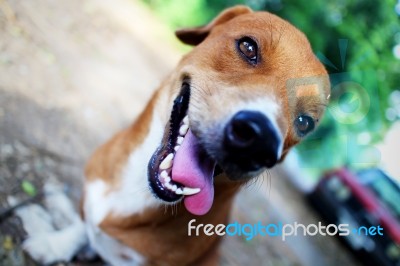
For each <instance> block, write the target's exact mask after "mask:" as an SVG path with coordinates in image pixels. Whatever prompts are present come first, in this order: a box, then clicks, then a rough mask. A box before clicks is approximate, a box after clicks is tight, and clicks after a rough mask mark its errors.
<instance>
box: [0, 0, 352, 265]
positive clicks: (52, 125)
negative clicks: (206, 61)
mask: <svg viewBox="0 0 400 266" xmlns="http://www.w3.org/2000/svg"><path fill="white" fill-rule="evenodd" d="M0 36H1V39H0V73H1V75H0V265H35V263H34V262H33V261H31V260H30V259H29V256H27V255H26V254H24V252H23V251H22V250H21V248H20V243H21V241H23V239H24V237H25V235H24V231H23V229H22V227H21V224H20V221H19V220H18V218H16V217H14V216H13V215H12V213H9V212H7V210H8V208H10V207H12V203H11V200H10V199H11V197H14V198H17V199H19V200H24V199H31V198H32V196H33V195H37V197H36V198H35V199H34V201H35V202H39V203H40V202H41V199H40V195H41V188H42V185H43V184H44V183H45V182H48V181H49V180H57V181H59V182H62V184H64V186H65V191H66V193H67V194H68V195H69V196H70V197H71V198H72V199H73V200H74V201H75V202H77V201H78V199H79V197H80V193H81V183H82V171H83V166H84V163H85V161H86V160H87V158H88V156H89V155H90V153H91V152H92V151H93V150H94V148H95V147H96V146H98V145H99V144H101V143H102V142H103V141H105V140H106V139H107V138H109V137H110V136H111V135H112V134H113V133H114V132H116V131H117V130H119V129H121V128H123V127H124V126H126V125H128V124H129V123H130V122H131V121H132V120H133V119H134V118H135V117H136V116H137V115H138V113H139V112H140V110H141V109H142V108H143V107H144V105H145V103H146V102H147V100H148V99H149V98H150V97H151V94H152V92H153V91H154V89H155V88H156V87H157V85H158V84H159V83H160V82H161V80H162V79H163V78H164V77H165V76H166V75H167V74H168V71H170V70H171V69H172V68H173V66H174V65H175V64H176V62H177V61H178V60H179V58H180V56H181V54H182V53H181V52H180V50H179V49H178V48H177V47H178V46H177V45H176V43H175V40H174V37H173V32H172V31H171V29H169V28H167V27H165V26H164V25H163V24H162V23H160V22H159V21H158V20H157V19H156V18H155V17H154V16H153V15H152V13H151V12H150V11H149V10H147V9H146V8H145V7H144V6H142V4H141V3H138V2H135V1H133V0H132V1H130V0H116V1H112V3H111V1H107V0H84V1H79V0H69V1H61V2H60V1H52V0H41V1H10V0H0ZM280 171H281V172H279V171H273V172H272V173H271V175H270V177H269V178H266V179H265V180H264V181H262V180H260V181H259V182H257V183H256V184H254V185H252V186H249V187H248V188H246V189H244V191H243V192H242V193H241V194H240V195H239V196H238V198H237V200H236V204H235V208H234V210H233V217H232V220H233V221H235V220H237V221H239V222H241V223H255V222H258V221H262V222H263V223H277V222H279V221H281V222H294V221H301V222H302V223H304V224H308V223H315V222H317V221H318V219H319V218H318V217H317V216H316V214H315V213H313V212H312V211H311V210H310V209H309V207H307V205H306V204H305V200H304V197H303V195H302V194H301V193H299V192H298V191H297V190H296V189H295V188H294V187H293V186H292V185H291V184H290V182H288V181H287V180H286V179H285V178H283V176H284V175H285V174H284V173H283V172H284V171H283V170H280ZM249 206H251V208H250V207H249ZM238 251H240V252H238ZM221 253H222V257H221V264H222V265H245V264H249V265H311V264H312V265H354V261H353V260H352V258H351V257H350V256H349V255H348V253H347V251H346V250H344V249H343V248H342V247H341V246H340V245H339V244H338V242H337V240H336V239H333V238H330V237H324V238H321V237H309V238H307V237H293V238H290V239H288V240H287V241H285V242H283V241H282V240H280V239H277V238H270V237H258V238H256V239H254V240H252V241H246V240H244V239H243V238H240V237H237V238H229V239H228V238H226V239H225V241H224V242H223V246H222V251H221ZM75 264H77V263H75ZM78 264H79V263H78Z"/></svg>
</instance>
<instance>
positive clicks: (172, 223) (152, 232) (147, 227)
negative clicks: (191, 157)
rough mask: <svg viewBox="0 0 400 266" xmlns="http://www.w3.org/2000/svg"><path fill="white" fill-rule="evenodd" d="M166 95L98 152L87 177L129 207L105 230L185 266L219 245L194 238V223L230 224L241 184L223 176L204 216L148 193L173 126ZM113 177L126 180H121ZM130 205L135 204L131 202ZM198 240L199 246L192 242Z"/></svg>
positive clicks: (108, 218)
mask: <svg viewBox="0 0 400 266" xmlns="http://www.w3.org/2000/svg"><path fill="white" fill-rule="evenodd" d="M166 91H167V90H166V89H165V88H161V89H160V90H157V91H156V92H155V93H154V95H153V97H152V99H151V100H150V102H149V103H148V105H147V106H146V108H145V110H144V111H143V112H142V113H141V115H140V116H139V117H138V119H137V120H136V122H135V123H134V124H133V125H132V126H131V127H129V128H127V129H126V130H124V131H123V132H121V133H120V134H118V135H116V136H115V137H114V138H113V139H111V140H110V141H109V142H108V143H106V144H105V145H104V146H103V147H101V148H100V152H96V154H95V155H94V158H96V157H97V158H96V159H95V160H94V162H93V164H94V165H92V166H90V164H91V163H89V167H88V169H90V171H87V172H86V176H87V177H88V178H89V179H90V178H92V181H93V182H96V179H101V180H102V181H103V182H106V183H107V184H108V185H109V186H108V191H107V192H106V193H115V194H118V197H120V198H121V199H122V200H124V201H125V202H123V203H122V202H121V204H120V209H117V208H115V206H114V209H113V210H112V212H108V213H107V214H106V215H105V216H104V217H103V219H100V220H102V222H101V224H100V228H101V229H102V230H104V231H105V232H106V233H108V234H109V235H111V236H112V237H114V238H116V239H118V240H119V241H121V242H122V243H124V244H126V245H128V246H130V247H133V248H134V249H135V250H136V251H138V252H139V253H141V254H142V255H144V257H151V258H156V257H159V258H160V260H165V259H166V258H165V256H169V257H170V260H171V261H176V263H177V264H180V262H192V261H194V260H195V259H198V257H199V256H201V254H204V253H205V252H206V250H207V249H208V248H209V247H210V246H211V245H212V244H213V243H216V242H217V241H218V239H219V237H217V236H216V235H213V236H206V235H204V234H201V235H200V236H188V223H189V221H191V220H192V219H196V223H199V224H200V223H203V224H214V225H215V224H220V223H226V222H227V219H228V216H229V211H230V209H231V205H232V201H233V198H234V195H235V194H236V192H237V191H238V190H239V188H240V185H241V183H239V182H233V181H230V180H228V178H227V177H226V176H224V175H223V174H221V175H219V176H217V177H215V182H214V188H215V198H214V202H213V206H212V208H211V210H210V211H209V212H208V213H207V214H206V215H203V216H194V215H192V214H190V213H189V212H188V211H187V210H186V209H185V207H184V205H183V203H182V202H180V203H178V204H175V205H165V204H163V203H161V202H160V201H159V200H157V199H155V197H154V196H153V195H152V194H151V192H150V188H149V187H148V181H147V164H148V161H149V160H150V157H151V155H152V153H153V152H154V151H155V150H156V148H157V145H159V143H160V141H161V139H162V132H163V130H164V128H165V125H166V123H167V121H168V120H167V119H168V118H166V117H163V116H164V115H165V114H166V113H168V112H169V113H170V110H168V111H167V109H168V105H167V104H166V103H165V101H166V98H169V97H168V96H166V95H163V94H164V93H166ZM160 108H161V109H160ZM116 143H118V145H116ZM101 150H102V151H101ZM92 161H93V160H92ZM99 161H100V163H99ZM113 175H120V177H121V178H115V176H113ZM114 180H118V181H117V182H114ZM127 199H128V200H129V199H131V202H126V201H127ZM193 237H195V238H196V241H193V239H191V238H193ZM188 245H189V246H190V247H189V249H190V250H193V252H192V253H191V255H190V258H187V256H188V254H186V253H185V254H182V252H180V251H181V250H188ZM167 247H174V250H163V249H165V248H167ZM167 261H169V259H167Z"/></svg>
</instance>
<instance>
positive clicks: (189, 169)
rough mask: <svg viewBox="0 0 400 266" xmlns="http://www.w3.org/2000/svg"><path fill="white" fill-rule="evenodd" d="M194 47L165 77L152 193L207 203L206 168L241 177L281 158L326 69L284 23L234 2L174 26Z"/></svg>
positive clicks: (321, 87)
mask: <svg viewBox="0 0 400 266" xmlns="http://www.w3.org/2000/svg"><path fill="white" fill-rule="evenodd" d="M176 35H177V36H178V38H179V39H180V40H181V41H182V42H184V43H186V44H190V45H195V48H194V49H193V50H192V51H191V52H190V53H189V54H188V55H186V56H185V57H184V58H183V59H182V61H181V62H180V64H179V66H178V68H177V70H176V75H175V76H174V77H173V78H172V88H173V89H172V91H171V93H172V95H171V97H173V99H175V100H174V102H171V103H170V104H171V108H172V112H171V115H170V121H169V122H168V124H167V125H166V130H165V133H164V138H163V141H162V143H161V145H160V147H159V148H158V149H157V151H155V153H154V155H153V157H152V158H151V160H150V162H149V181H150V185H151V188H152V190H153V192H154V193H155V194H156V196H157V197H159V198H160V199H162V200H164V201H166V202H176V201H178V200H181V199H182V198H183V197H184V202H185V206H186V208H187V209H188V211H190V212H191V213H194V214H198V215H201V214H204V213H206V212H207V211H208V210H209V209H210V208H211V205H212V202H213V196H214V188H213V177H214V175H215V173H216V172H218V171H215V169H217V170H219V171H223V172H224V173H225V174H226V176H227V177H228V178H230V179H231V180H233V181H245V180H249V179H250V178H252V177H255V176H258V175H259V174H260V173H262V172H263V171H264V170H265V169H267V168H271V167H273V166H274V165H275V164H277V163H278V162H280V161H282V160H283V158H284V157H285V155H286V154H287V152H288V151H289V149H290V148H291V147H293V146H294V145H295V144H297V143H299V142H300V141H301V140H302V139H303V138H304V137H305V136H306V135H307V134H309V133H310V132H311V131H313V130H314V128H315V127H316V126H317V124H318V122H319V121H320V119H321V116H322V114H323V112H324V110H325V107H326V105H327V102H328V98H329V79H328V76H327V73H326V71H325V69H324V67H323V66H322V64H321V63H320V62H319V61H318V59H317V58H316V57H315V55H314V54H313V52H312V50H311V47H310V44H309V42H308V40H307V38H306V37H305V36H304V34H303V33H301V32H300V31H299V30H297V29H296V28H295V27H294V26H292V25H291V24H289V23H288V22H286V21H284V20H282V19H280V18H279V17H277V16H275V15H272V14H270V13H268V12H253V11H252V10H251V9H249V8H247V7H244V6H236V7H233V8H230V9H227V10H225V11H224V12H222V13H221V14H220V15H219V16H217V17H216V18H215V19H214V20H213V21H212V22H211V23H210V24H208V25H206V26H203V27H197V28H191V29H183V30H179V31H177V32H176Z"/></svg>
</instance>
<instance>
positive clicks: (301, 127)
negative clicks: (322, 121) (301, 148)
mask: <svg viewBox="0 0 400 266" xmlns="http://www.w3.org/2000/svg"><path fill="white" fill-rule="evenodd" d="M294 125H295V126H296V129H297V131H298V133H299V135H300V136H304V135H306V134H307V133H309V132H310V131H312V130H313V129H314V127H315V123H314V120H313V119H312V118H311V117H309V116H307V115H300V116H298V117H297V118H296V120H295V121H294Z"/></svg>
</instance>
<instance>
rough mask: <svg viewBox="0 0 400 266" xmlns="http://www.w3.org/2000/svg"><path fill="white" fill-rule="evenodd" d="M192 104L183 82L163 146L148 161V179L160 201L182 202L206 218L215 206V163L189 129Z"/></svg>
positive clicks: (189, 209)
mask: <svg viewBox="0 0 400 266" xmlns="http://www.w3.org/2000/svg"><path fill="white" fill-rule="evenodd" d="M189 101H190V85H189V83H187V82H184V83H183V84H182V88H181V91H180V93H179V95H178V96H177V97H176V99H175V100H174V105H173V108H172V112H171V117H170V120H169V122H168V124H167V126H166V130H165V133H164V136H163V139H162V141H161V144H160V146H159V148H158V149H157V150H156V151H155V152H154V154H153V156H152V157H151V159H150V161H149V165H148V173H149V176H148V177H149V182H150V187H151V189H152V190H153V192H154V194H155V195H156V196H157V197H158V198H160V199H162V200H164V201H166V202H177V201H179V200H181V199H182V198H183V201H184V204H185V207H186V209H187V210H188V211H189V212H191V213H193V214H196V215H203V214H205V213H207V212H208V211H209V210H210V208H211V205H212V203H213V199H214V186H213V176H214V169H215V165H216V163H215V161H214V160H213V159H211V158H210V157H209V156H208V155H207V153H206V152H205V150H204V149H203V147H202V146H201V145H200V143H199V140H198V138H197V137H196V136H195V135H194V134H193V132H192V130H191V129H190V121H189V117H188V115H187V114H188V109H189Z"/></svg>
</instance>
